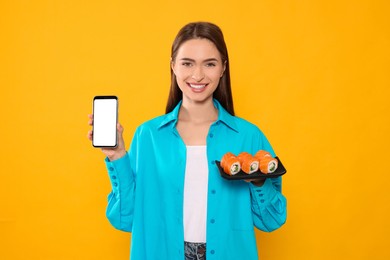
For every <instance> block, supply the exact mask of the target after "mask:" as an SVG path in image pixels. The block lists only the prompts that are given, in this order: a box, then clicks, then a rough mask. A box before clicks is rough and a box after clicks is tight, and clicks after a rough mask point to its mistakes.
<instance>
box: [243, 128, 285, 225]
mask: <svg viewBox="0 0 390 260" xmlns="http://www.w3.org/2000/svg"><path fill="white" fill-rule="evenodd" d="M258 141H259V146H258V147H261V149H263V150H266V151H268V152H270V153H271V155H272V156H273V157H275V152H274V150H273V149H272V147H271V144H270V143H269V142H268V140H267V138H266V137H265V136H264V134H263V133H262V132H261V131H260V135H259V136H258ZM249 187H250V193H251V200H252V216H253V222H254V225H255V226H256V227H257V228H258V229H260V230H262V231H266V232H271V231H273V230H275V229H278V228H280V227H281V226H282V225H283V224H284V223H285V222H286V217H287V201H286V198H285V197H284V196H283V194H282V178H281V177H278V178H270V179H266V180H265V181H253V182H252V183H250V184H249Z"/></svg>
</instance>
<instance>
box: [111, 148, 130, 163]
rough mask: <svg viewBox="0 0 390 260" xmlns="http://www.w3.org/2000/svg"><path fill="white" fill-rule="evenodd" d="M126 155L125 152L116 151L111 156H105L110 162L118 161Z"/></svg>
mask: <svg viewBox="0 0 390 260" xmlns="http://www.w3.org/2000/svg"><path fill="white" fill-rule="evenodd" d="M125 155H126V150H123V151H118V152H115V153H112V154H107V158H108V159H109V160H110V162H112V161H115V160H118V159H120V158H122V157H123V156H125Z"/></svg>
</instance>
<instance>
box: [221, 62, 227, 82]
mask: <svg viewBox="0 0 390 260" xmlns="http://www.w3.org/2000/svg"><path fill="white" fill-rule="evenodd" d="M226 63H227V60H225V61H224V62H223V70H222V73H221V78H222V76H223V74H224V73H225V70H226Z"/></svg>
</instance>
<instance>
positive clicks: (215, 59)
mask: <svg viewBox="0 0 390 260" xmlns="http://www.w3.org/2000/svg"><path fill="white" fill-rule="evenodd" d="M180 60H182V61H191V62H195V60H194V59H191V58H181V59H180ZM210 61H218V59H217V58H209V59H205V60H204V61H203V62H210Z"/></svg>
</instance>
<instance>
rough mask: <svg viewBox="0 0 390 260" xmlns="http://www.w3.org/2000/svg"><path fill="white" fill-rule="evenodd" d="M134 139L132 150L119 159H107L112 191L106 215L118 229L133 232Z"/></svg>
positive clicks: (135, 143) (135, 139)
mask: <svg viewBox="0 0 390 260" xmlns="http://www.w3.org/2000/svg"><path fill="white" fill-rule="evenodd" d="M136 146H137V138H134V139H133V142H132V145H131V148H130V152H129V153H126V155H125V156H123V157H122V158H119V159H118V160H114V161H110V160H108V158H106V159H105V163H106V167H107V170H108V175H109V178H110V182H111V187H112V191H111V193H110V194H109V195H108V205H107V210H106V216H107V218H108V220H109V221H110V223H111V225H113V226H114V227H115V228H116V229H119V230H122V231H127V232H131V230H132V225H133V216H134V202H135V187H136V181H135V171H134V168H135V161H136V160H135V152H134V151H135V150H136Z"/></svg>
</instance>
